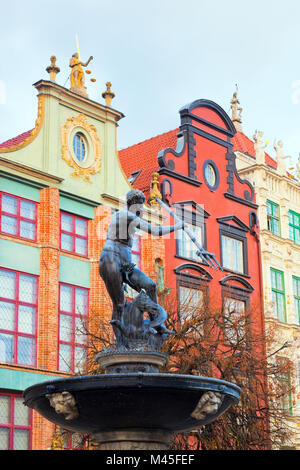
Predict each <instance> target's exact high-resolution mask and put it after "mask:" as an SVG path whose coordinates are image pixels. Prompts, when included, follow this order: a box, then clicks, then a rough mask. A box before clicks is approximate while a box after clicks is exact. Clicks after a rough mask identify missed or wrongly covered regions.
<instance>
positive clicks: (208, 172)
mask: <svg viewBox="0 0 300 470" xmlns="http://www.w3.org/2000/svg"><path fill="white" fill-rule="evenodd" d="M205 179H206V181H207V183H208V184H209V186H211V187H214V186H215V184H216V180H217V178H216V172H215V169H214V167H213V166H212V165H211V164H210V163H209V164H208V165H207V166H206V168H205Z"/></svg>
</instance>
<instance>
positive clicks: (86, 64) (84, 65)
mask: <svg viewBox="0 0 300 470" xmlns="http://www.w3.org/2000/svg"><path fill="white" fill-rule="evenodd" d="M93 58H94V57H93V56H92V55H91V57H90V58H89V60H88V61H87V62H86V63H85V64H84V63H83V62H80V63H81V65H82V66H83V67H87V66H88V65H89V63H90V62H91V60H92V59H93Z"/></svg>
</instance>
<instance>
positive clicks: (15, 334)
mask: <svg viewBox="0 0 300 470" xmlns="http://www.w3.org/2000/svg"><path fill="white" fill-rule="evenodd" d="M0 271H8V272H12V273H15V274H16V279H15V296H16V297H15V298H14V299H9V298H7V297H2V296H0V301H2V302H7V303H10V304H14V330H9V329H4V328H1V329H0V333H3V334H9V335H12V336H13V361H12V362H8V361H3V362H2V361H1V362H2V363H3V364H18V365H21V366H28V367H36V366H37V342H38V337H37V331H38V297H39V296H38V292H39V277H38V276H37V275H35V274H30V273H25V272H22V271H15V270H13V269H8V268H3V267H0ZM20 275H24V276H30V277H32V278H34V279H35V280H36V285H35V289H36V303H35V304H33V303H30V302H24V301H20V300H19V298H20V291H19V289H20ZM20 305H24V306H28V307H33V308H35V329H34V333H32V334H30V333H24V332H20V331H19V329H18V321H19V307H20ZM20 336H22V337H26V338H33V339H34V363H33V364H24V363H22V362H19V361H18V339H19V337H20Z"/></svg>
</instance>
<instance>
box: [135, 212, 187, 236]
mask: <svg viewBox="0 0 300 470" xmlns="http://www.w3.org/2000/svg"><path fill="white" fill-rule="evenodd" d="M136 227H137V228H139V229H140V230H143V232H147V233H151V235H154V236H155V237H160V236H162V235H166V234H167V233H171V232H174V231H176V230H180V229H181V228H183V222H182V221H180V222H178V223H177V224H175V225H168V226H166V227H163V226H160V225H151V224H148V222H145V221H144V220H142V219H140V218H139V217H138V218H137V223H136Z"/></svg>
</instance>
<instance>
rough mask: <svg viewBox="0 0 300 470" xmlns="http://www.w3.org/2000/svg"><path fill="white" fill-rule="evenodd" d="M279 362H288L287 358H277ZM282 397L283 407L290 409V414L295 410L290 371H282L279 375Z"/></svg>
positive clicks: (286, 409)
mask: <svg viewBox="0 0 300 470" xmlns="http://www.w3.org/2000/svg"><path fill="white" fill-rule="evenodd" d="M277 361H278V363H279V364H280V363H281V364H283V366H284V365H285V363H286V358H283V357H280V358H277ZM278 380H279V387H280V399H281V406H282V409H283V410H285V411H288V413H289V414H292V412H293V397H292V382H291V376H290V372H289V371H287V372H286V373H282V374H281V375H280V377H279V379H278Z"/></svg>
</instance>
